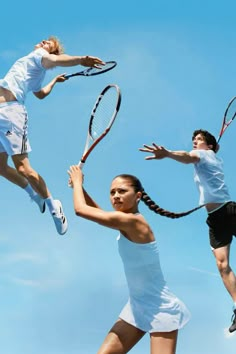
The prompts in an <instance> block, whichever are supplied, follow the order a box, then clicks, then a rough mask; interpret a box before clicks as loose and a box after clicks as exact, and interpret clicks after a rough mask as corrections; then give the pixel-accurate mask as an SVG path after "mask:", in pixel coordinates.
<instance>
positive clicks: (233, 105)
mask: <svg viewBox="0 0 236 354" xmlns="http://www.w3.org/2000/svg"><path fill="white" fill-rule="evenodd" d="M235 116H236V97H233V98H232V99H231V100H230V102H229V104H228V106H227V108H226V111H225V114H224V118H223V122H222V127H221V130H220V134H219V137H218V140H217V143H219V141H220V139H221V138H222V136H223V134H224V132H225V131H226V129H227V128H228V126H229V125H230V124H231V123H232V122H233V120H234V118H235Z"/></svg>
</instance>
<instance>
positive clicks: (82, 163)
mask: <svg viewBox="0 0 236 354" xmlns="http://www.w3.org/2000/svg"><path fill="white" fill-rule="evenodd" d="M78 166H79V168H80V169H81V170H82V169H83V166H84V162H83V161H81V160H80V162H79V163H78Z"/></svg>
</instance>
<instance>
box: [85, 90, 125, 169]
mask: <svg viewBox="0 0 236 354" xmlns="http://www.w3.org/2000/svg"><path fill="white" fill-rule="evenodd" d="M120 104H121V92H120V88H119V87H118V86H117V85H108V86H106V87H105V88H104V89H103V90H102V92H101V93H100V95H99V96H98V98H97V100H96V102H95V104H94V107H93V109H92V112H91V117H90V121H89V127H88V134H87V139H86V143H85V148H84V153H83V155H82V157H81V160H80V162H79V166H80V168H82V167H83V165H84V163H85V161H86V160H87V158H88V156H89V154H90V153H91V152H92V151H93V149H94V148H95V146H96V145H97V144H98V143H99V142H100V141H101V140H102V139H103V138H104V137H105V136H106V135H107V134H108V133H109V131H110V129H111V127H112V125H113V123H114V121H115V119H116V116H117V113H118V111H119V109H120Z"/></svg>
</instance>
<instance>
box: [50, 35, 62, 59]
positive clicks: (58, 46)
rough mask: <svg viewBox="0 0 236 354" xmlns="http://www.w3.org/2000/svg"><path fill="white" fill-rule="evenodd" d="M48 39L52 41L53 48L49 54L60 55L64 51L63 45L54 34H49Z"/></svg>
mask: <svg viewBox="0 0 236 354" xmlns="http://www.w3.org/2000/svg"><path fill="white" fill-rule="evenodd" d="M48 41H52V42H53V44H54V50H53V52H51V53H50V54H55V55H60V54H63V53H64V47H63V44H62V43H61V41H60V40H59V39H58V38H57V37H55V36H50V37H49V38H48Z"/></svg>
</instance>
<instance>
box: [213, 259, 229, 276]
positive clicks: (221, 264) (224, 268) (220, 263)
mask: <svg viewBox="0 0 236 354" xmlns="http://www.w3.org/2000/svg"><path fill="white" fill-rule="evenodd" d="M216 264H217V267H218V270H219V272H220V273H221V274H222V275H224V274H229V272H230V271H231V268H230V265H229V262H228V261H227V259H216Z"/></svg>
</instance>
